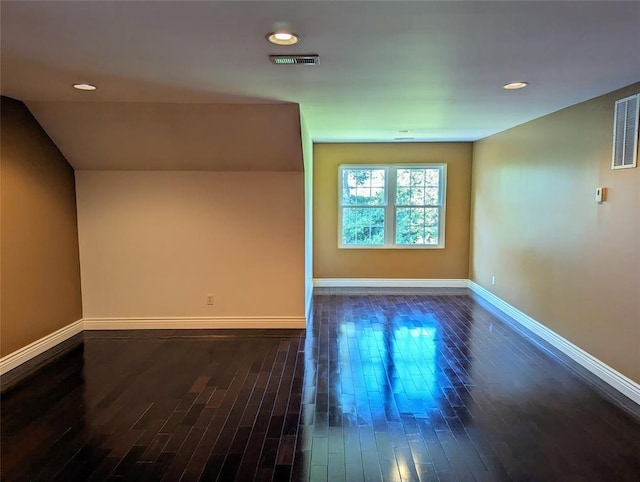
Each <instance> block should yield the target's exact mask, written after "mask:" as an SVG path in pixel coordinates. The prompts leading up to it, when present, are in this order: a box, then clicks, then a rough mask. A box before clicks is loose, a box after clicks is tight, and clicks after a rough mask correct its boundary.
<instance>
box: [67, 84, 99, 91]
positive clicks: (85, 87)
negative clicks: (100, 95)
mask: <svg viewBox="0 0 640 482" xmlns="http://www.w3.org/2000/svg"><path fill="white" fill-rule="evenodd" d="M73 88H74V89H78V90H96V89H97V87H96V86H95V85H91V84H73Z"/></svg>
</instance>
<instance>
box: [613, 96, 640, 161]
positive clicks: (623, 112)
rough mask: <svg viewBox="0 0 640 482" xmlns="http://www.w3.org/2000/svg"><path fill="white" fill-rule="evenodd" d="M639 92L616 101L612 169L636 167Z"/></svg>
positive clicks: (639, 110)
mask: <svg viewBox="0 0 640 482" xmlns="http://www.w3.org/2000/svg"><path fill="white" fill-rule="evenodd" d="M639 113H640V94H635V95H632V96H629V97H625V98H624V99H620V100H617V101H616V110H615V116H614V119H613V162H612V164H611V168H612V169H623V168H625V167H636V164H637V159H638V114H639Z"/></svg>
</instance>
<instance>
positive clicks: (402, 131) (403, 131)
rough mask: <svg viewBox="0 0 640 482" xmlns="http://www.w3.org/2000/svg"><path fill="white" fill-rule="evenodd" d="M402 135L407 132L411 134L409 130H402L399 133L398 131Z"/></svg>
mask: <svg viewBox="0 0 640 482" xmlns="http://www.w3.org/2000/svg"><path fill="white" fill-rule="evenodd" d="M398 132H400V133H402V134H406V133H407V132H411V131H410V130H409V129H402V130H401V131H398Z"/></svg>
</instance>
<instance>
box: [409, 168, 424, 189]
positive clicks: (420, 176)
mask: <svg viewBox="0 0 640 482" xmlns="http://www.w3.org/2000/svg"><path fill="white" fill-rule="evenodd" d="M424 171H425V169H411V185H412V186H424Z"/></svg>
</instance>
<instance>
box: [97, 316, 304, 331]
mask: <svg viewBox="0 0 640 482" xmlns="http://www.w3.org/2000/svg"><path fill="white" fill-rule="evenodd" d="M305 327H306V323H305V317H304V316H214V317H177V318H171V317H166V318H165V317H160V318H146V317H145V318H85V319H84V329H85V330H199V329H202V330H210V329H241V328H254V329H255V328H258V329H272V328H305Z"/></svg>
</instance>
